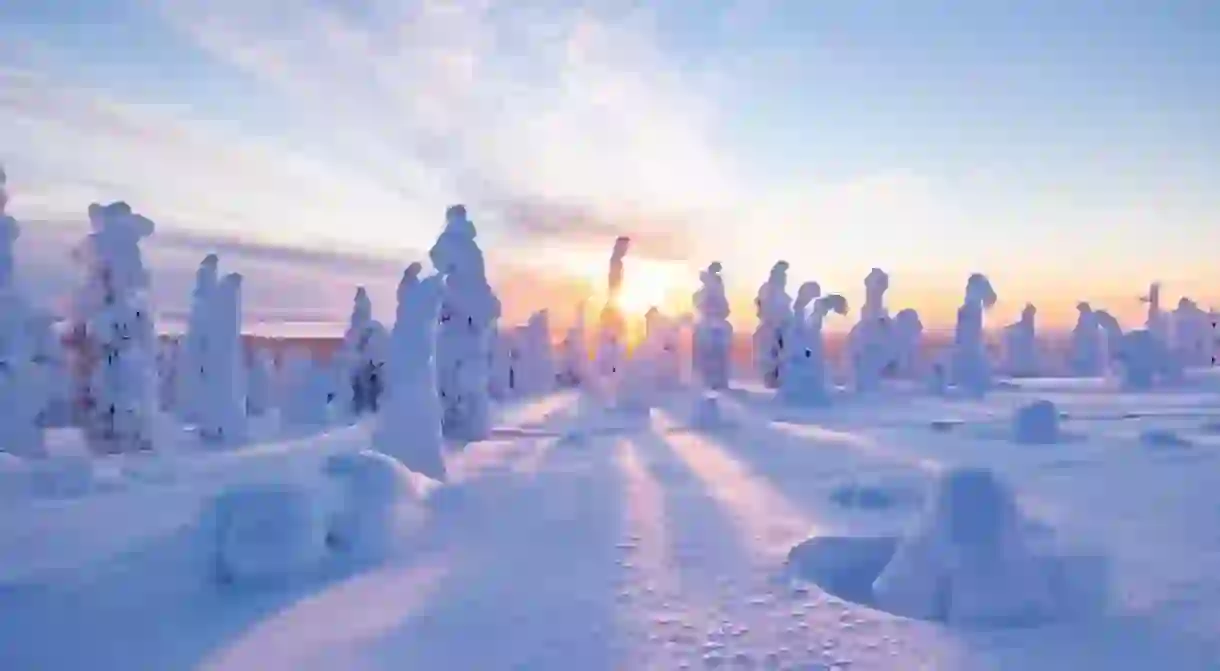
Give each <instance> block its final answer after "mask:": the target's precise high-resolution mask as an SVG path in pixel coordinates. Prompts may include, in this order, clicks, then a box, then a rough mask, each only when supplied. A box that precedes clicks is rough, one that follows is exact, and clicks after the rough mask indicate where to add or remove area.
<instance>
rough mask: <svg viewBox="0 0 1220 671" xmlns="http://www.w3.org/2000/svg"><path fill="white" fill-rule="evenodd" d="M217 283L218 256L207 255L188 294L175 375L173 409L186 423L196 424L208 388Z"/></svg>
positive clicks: (218, 275)
mask: <svg viewBox="0 0 1220 671" xmlns="http://www.w3.org/2000/svg"><path fill="white" fill-rule="evenodd" d="M219 280H220V257H218V256H217V255H215V254H208V255H207V256H205V257H204V258H203V260H202V261H201V262H200V263H199V268H198V269H197V270H196V271H195V287H194V289H193V290H192V292H191V310H190V314H189V316H188V317H187V323H186V332H185V333H184V334H183V336H182V339H181V344H180V346H179V351H178V355H177V364H176V365H177V370H176V371H175V374H174V378H175V379H174V385H175V406H174V407H175V409H176V410H177V413H178V416H179V418H180V419H182V420H183V421H185V422H188V423H192V424H193V423H196V422H198V421H199V419H200V417H201V412H202V402H203V400H204V399H203V397H202V396H201V394H202V393H203V392H202V390H203V389H204V387H205V386H206V385H207V363H208V361H209V357H210V354H209V352H208V334H209V332H210V331H211V328H210V327H209V326H208V323H207V321H208V315H209V310H210V301H211V299H212V295H213V294H214V293H215V292H216V285H217V282H219Z"/></svg>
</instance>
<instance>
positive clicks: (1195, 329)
mask: <svg viewBox="0 0 1220 671" xmlns="http://www.w3.org/2000/svg"><path fill="white" fill-rule="evenodd" d="M1171 325H1172V329H1171V331H1172V334H1173V337H1172V345H1171V351H1172V353H1173V355H1174V356H1175V357H1176V358H1177V359H1178V360H1179V361H1180V362H1181V364H1182V365H1183V366H1184V367H1187V368H1205V367H1207V366H1210V365H1211V358H1212V322H1211V318H1210V317H1209V315H1208V314H1207V313H1206V312H1204V311H1203V309H1202V308H1200V307H1199V304H1198V303H1196V302H1194V301H1193V300H1191V299H1189V298H1186V297H1185V296H1183V297H1182V298H1181V299H1179V300H1178V306H1177V308H1175V309H1174V311H1173V315H1172V319H1171Z"/></svg>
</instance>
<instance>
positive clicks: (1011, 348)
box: [1004, 303, 1039, 377]
mask: <svg viewBox="0 0 1220 671" xmlns="http://www.w3.org/2000/svg"><path fill="white" fill-rule="evenodd" d="M1037 315H1038V308H1036V307H1034V306H1033V305H1032V304H1030V303H1026V304H1025V309H1023V310H1021V318H1020V319H1019V320H1017V321H1015V322H1013V323H1012V324H1009V325H1008V326H1006V327H1004V368H1005V370H1006V372H1007V373H1008V374H1009V375H1012V376H1014V377H1030V376H1033V375H1037V374H1038V368H1039V366H1038V335H1037V326H1036V322H1035V319H1036V318H1037Z"/></svg>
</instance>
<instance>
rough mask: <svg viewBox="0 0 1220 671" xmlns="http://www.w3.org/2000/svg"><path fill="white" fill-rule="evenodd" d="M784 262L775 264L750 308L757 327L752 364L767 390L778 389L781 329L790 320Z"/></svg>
mask: <svg viewBox="0 0 1220 671" xmlns="http://www.w3.org/2000/svg"><path fill="white" fill-rule="evenodd" d="M787 286H788V262H787V261H777V262H776V263H775V265H774V266H772V267H771V274H770V276H769V277H768V278H767V281H766V282H763V284H762V285H761V286H759V287H758V295H757V296H755V298H754V308H755V310H756V312H757V315H758V327H757V328H756V329H755V331H754V340H753V344H754V365H755V367H756V368H757V370H758V374H759V377H761V378H762V381H763V384H764V385H765V386H766V387H767V388H768V389H778V388H779V385H780V370H781V366H782V364H783V360H784V345H785V343H784V330H785V329H786V328H787V325H788V320H789V319H791V318H792V296H790V295H789V294H788V291H787Z"/></svg>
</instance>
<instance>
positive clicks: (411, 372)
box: [373, 266, 447, 482]
mask: <svg viewBox="0 0 1220 671" xmlns="http://www.w3.org/2000/svg"><path fill="white" fill-rule="evenodd" d="M444 289H445V286H444V284H443V278H442V276H441V275H433V276H431V277H428V278H426V279H423V280H421V279H419V268H418V266H415V267H412V268H409V269H408V270H407V272H404V273H403V278H402V281H401V282H400V283H399V285H398V309H397V311H396V314H395V319H394V329H393V331H392V332H391V334H390V356H389V361H388V362H387V367H388V370H389V379H390V384H389V387H388V389H387V393H386V407H385V409H384V411H383V412H381V413H378V416H377V428H376V429H375V431H374V433H373V445H374V447H375V448H376V449H377V450H378V451H380V452H383V453H385V454H388V455H390V456H392V457H394V458H395V459H398V460H399V461H401V462H402V463H403V464H404V465H405V466H406V467H407V468H409V469H411V470H413V471H415V472H416V473H421V474H423V475H426V476H428V477H430V478H432V479H434V480H439V481H441V482H444V481H445V480H446V479H447V473H446V470H445V459H444V452H443V448H444V441H443V438H442V416H443V410H442V407H441V401H442V399H441V398H440V397H438V395H437V373H436V357H435V352H436V348H437V344H438V335H437V330H438V329H437V314H438V312H439V311H440V310H441V309H443V308H442V307H441V305H442V297H443V296H444Z"/></svg>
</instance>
